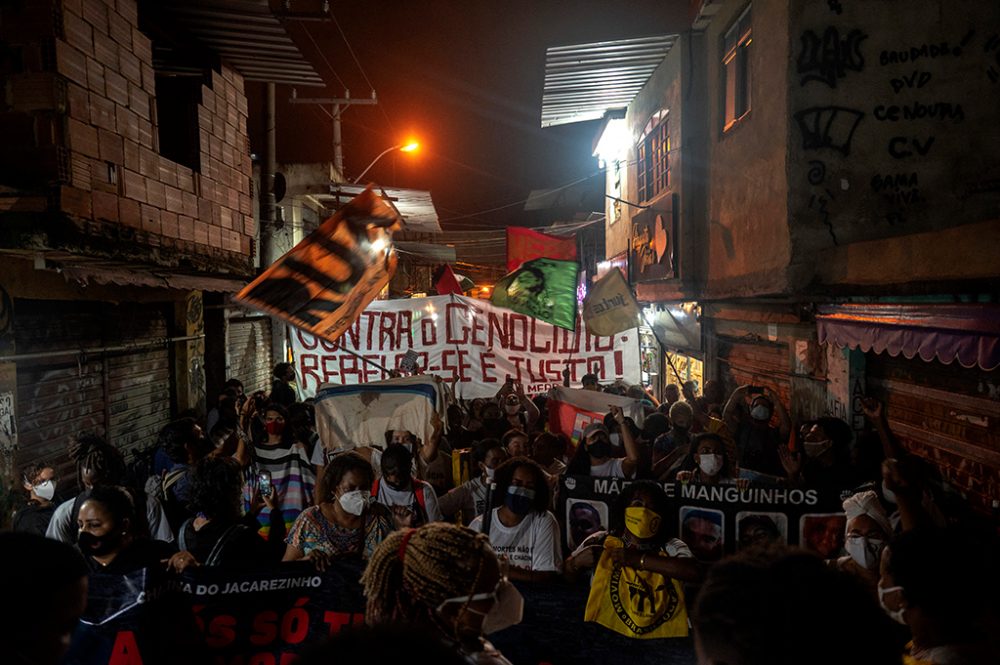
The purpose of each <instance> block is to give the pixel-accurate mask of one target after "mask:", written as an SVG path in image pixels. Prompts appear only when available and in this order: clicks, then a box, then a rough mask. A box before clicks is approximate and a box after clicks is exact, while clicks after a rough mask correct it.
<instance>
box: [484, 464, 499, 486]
mask: <svg viewBox="0 0 1000 665" xmlns="http://www.w3.org/2000/svg"><path fill="white" fill-rule="evenodd" d="M483 470H484V472H485V473H486V482H487V483H492V482H493V476H494V475H495V474H496V472H497V470H496V469H491V468H490V467H488V466H486V465H483Z"/></svg>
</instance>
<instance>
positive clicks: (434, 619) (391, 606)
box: [361, 522, 523, 665]
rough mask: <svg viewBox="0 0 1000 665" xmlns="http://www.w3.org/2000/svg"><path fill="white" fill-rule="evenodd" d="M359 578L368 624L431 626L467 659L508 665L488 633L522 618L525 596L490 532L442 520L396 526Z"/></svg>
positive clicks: (429, 627) (436, 633)
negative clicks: (510, 578) (498, 553)
mask: <svg viewBox="0 0 1000 665" xmlns="http://www.w3.org/2000/svg"><path fill="white" fill-rule="evenodd" d="M361 582H362V584H364V588H365V596H366V597H367V598H368V606H367V611H366V617H367V621H368V623H369V624H370V625H373V626H377V625H382V624H397V623H408V624H413V625H414V626H415V627H417V628H427V629H429V630H428V632H430V633H432V634H434V635H436V636H438V637H439V639H441V641H442V642H444V643H446V644H448V645H450V646H451V647H452V648H454V649H455V650H456V652H458V653H459V654H460V655H462V656H463V657H464V658H465V659H466V661H468V662H469V663H477V664H491V665H509V661H508V660H507V659H506V658H504V657H503V655H501V654H500V652H499V651H497V650H496V649H495V648H494V647H493V645H492V644H490V643H489V642H488V641H486V639H485V638H484V635H487V634H489V633H493V632H496V631H498V630H502V629H504V628H507V627H509V626H512V625H514V624H516V623H518V622H520V620H521V612H522V610H523V599H522V598H521V595H520V594H519V593H518V592H517V589H515V588H514V587H513V585H511V584H510V582H509V581H508V580H507V577H506V574H505V571H504V570H503V568H502V566H501V564H500V561H499V560H498V559H497V556H496V554H494V553H493V548H492V547H490V542H489V539H488V538H487V537H486V536H485V535H483V534H481V533H477V532H475V531H473V530H471V529H468V528H466V527H460V526H456V525H454V524H447V523H443V522H432V523H430V524H426V525H424V526H422V527H420V528H419V529H405V530H402V531H395V532H393V533H391V534H390V535H389V536H388V537H387V538H386V539H385V540H384V541H382V544H381V545H379V547H378V549H376V550H375V552H374V554H372V556H371V558H370V559H369V560H368V567H367V568H366V569H365V573H364V575H363V576H362V577H361Z"/></svg>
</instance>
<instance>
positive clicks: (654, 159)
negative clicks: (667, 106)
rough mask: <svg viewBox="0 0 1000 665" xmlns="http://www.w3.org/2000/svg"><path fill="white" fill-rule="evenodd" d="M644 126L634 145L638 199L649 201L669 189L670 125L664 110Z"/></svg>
mask: <svg viewBox="0 0 1000 665" xmlns="http://www.w3.org/2000/svg"><path fill="white" fill-rule="evenodd" d="M654 123H655V124H654ZM646 127H647V130H646V132H645V134H644V136H643V138H642V140H640V141H639V145H638V146H637V147H636V153H637V154H638V157H639V159H638V166H639V172H638V176H637V183H638V186H639V200H640V201H649V200H651V199H652V198H654V197H655V196H656V195H657V194H659V193H660V192H665V191H667V190H668V189H670V127H669V123H668V122H667V118H666V112H665V111H661V112H660V113H657V114H656V116H655V117H654V118H653V120H650V124H649V125H647V126H646Z"/></svg>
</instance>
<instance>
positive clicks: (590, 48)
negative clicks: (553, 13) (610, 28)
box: [542, 35, 679, 127]
mask: <svg viewBox="0 0 1000 665" xmlns="http://www.w3.org/2000/svg"><path fill="white" fill-rule="evenodd" d="M678 37H679V35H657V36H655V37H639V38H635V39H619V40H615V41H607V42H593V43H590V44H574V45H571V46H554V47H552V48H549V49H547V50H546V52H545V87H544V88H543V90H542V127H552V126H554V125H565V124H568V123H572V122H581V121H584V120H597V119H600V118H601V117H603V116H604V114H605V112H607V111H609V110H610V109H615V108H624V107H626V106H628V105H629V103H630V102H631V101H632V99H633V98H635V95H636V93H638V92H639V90H641V89H642V86H644V85H645V84H646V81H648V80H649V77H650V76H651V75H652V74H653V71H654V70H655V69H656V68H657V67H658V66H659V65H660V63H661V62H663V58H664V57H665V56H666V55H667V52H668V51H669V50H670V48H671V47H672V46H673V45H674V43H675V42H676V41H677V39H678Z"/></svg>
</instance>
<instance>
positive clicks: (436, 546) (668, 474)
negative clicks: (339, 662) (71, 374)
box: [0, 363, 1000, 664]
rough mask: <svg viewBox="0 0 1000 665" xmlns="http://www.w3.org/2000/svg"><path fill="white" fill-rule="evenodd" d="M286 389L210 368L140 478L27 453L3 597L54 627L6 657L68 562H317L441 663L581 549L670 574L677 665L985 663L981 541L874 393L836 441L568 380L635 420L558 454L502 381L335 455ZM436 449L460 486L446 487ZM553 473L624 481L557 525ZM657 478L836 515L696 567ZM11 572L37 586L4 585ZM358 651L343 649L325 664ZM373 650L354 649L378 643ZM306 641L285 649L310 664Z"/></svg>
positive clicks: (474, 645) (582, 574) (761, 521)
mask: <svg viewBox="0 0 1000 665" xmlns="http://www.w3.org/2000/svg"><path fill="white" fill-rule="evenodd" d="M294 379H295V372H294V368H293V367H292V366H291V365H289V364H287V363H282V364H279V365H278V366H277V367H276V368H275V370H274V383H273V386H272V388H271V390H270V391H269V392H266V393H265V392H258V393H254V394H250V395H247V394H244V390H243V385H242V384H241V383H240V382H239V381H238V380H235V379H232V380H230V381H228V382H227V383H226V385H225V387H224V390H223V391H222V392H221V393H220V394H219V395H218V396H217V399H216V400H214V403H213V404H212V405H211V406H212V408H211V409H210V411H209V413H208V415H207V418H206V419H205V420H204V421H199V420H197V419H195V418H182V419H178V420H176V421H174V422H172V423H170V424H169V425H167V426H166V427H164V428H163V429H162V431H161V432H160V435H159V438H158V441H157V442H156V454H155V457H154V463H153V465H152V473H151V474H149V476H148V478H142V477H136V474H135V473H132V472H131V471H132V470H131V469H130V467H129V465H128V464H127V463H126V459H125V457H124V456H123V455H122V453H121V451H119V450H118V448H116V447H115V445H114V442H113V441H111V442H109V441H106V440H104V439H102V438H100V437H98V436H95V435H93V434H89V433H80V434H79V435H78V436H76V437H75V438H74V440H73V442H72V443H71V445H70V448H69V455H70V457H71V459H72V460H73V461H74V462H75V464H76V471H77V474H76V478H75V482H73V480H71V479H60V478H57V477H56V476H55V472H54V470H53V468H52V467H50V466H45V465H37V464H36V465H32V466H28V467H26V468H24V469H21V470H20V471H21V478H22V481H23V489H24V495H25V499H26V502H25V503H24V505H23V507H21V508H20V509H19V510H18V511H17V512H16V514H14V515H13V521H12V526H13V530H14V531H15V532H22V533H14V534H2V535H0V539H2V540H3V541H4V543H3V544H2V545H0V550H2V551H4V552H5V556H8V554H6V553H8V552H14V551H16V552H17V554H16V556H14V555H13V554H11V555H10V556H12V557H14V558H16V559H17V560H16V561H14V560H11V561H10V562H8V566H7V567H6V568H7V570H8V571H14V572H16V573H17V574H16V575H10V574H8V575H5V576H4V578H3V579H4V581H3V591H4V592H5V593H6V594H7V596H6V597H9V598H18V599H21V598H25V599H29V600H25V602H32V603H33V602H35V599H36V597H37V596H38V595H39V594H64V595H65V594H69V595H70V596H72V594H76V596H73V600H72V601H70V600H67V601H65V602H63V603H62V605H61V606H60V608H59V612H58V613H53V612H50V613H49V615H50V618H51V621H53V622H55V621H61V622H62V623H59V624H58V625H56V624H53V625H52V626H48V625H41V626H40V625H37V624H35V625H31V629H30V630H27V629H25V630H22V631H21V632H20V633H18V634H17V636H16V639H15V641H13V642H12V643H11V646H10V648H11V649H12V652H13V653H14V654H15V658H14V662H15V663H22V662H23V663H28V662H31V663H36V662H39V663H55V662H57V658H58V653H59V651H60V650H59V644H65V642H66V641H67V639H68V635H69V632H71V630H72V622H73V615H74V613H75V614H76V615H77V616H78V615H79V613H80V612H81V611H82V608H81V607H78V606H79V605H80V604H81V603H82V601H81V600H80V594H81V593H83V594H85V593H86V585H85V584H82V585H81V580H82V581H83V582H85V581H86V578H87V575H88V574H92V573H97V572H105V573H125V572H129V571H133V570H136V569H139V568H143V567H150V566H161V567H165V568H167V569H169V570H172V571H176V572H182V571H184V570H185V569H187V568H189V567H202V566H220V567H228V568H243V569H253V568H255V567H260V566H265V565H270V564H273V565H280V563H281V562H283V561H285V562H288V561H301V560H304V561H308V562H311V563H312V564H313V565H314V566H315V567H316V568H317V569H318V570H320V571H322V570H324V569H326V568H327V567H329V566H330V565H331V563H332V562H335V561H337V560H341V559H354V560H360V561H362V562H367V563H366V569H365V572H364V575H363V577H362V583H363V585H364V589H365V593H366V597H367V612H366V618H367V621H368V623H369V625H370V626H371V630H373V631H376V634H383V633H378V632H377V631H380V630H382V631H388V632H385V633H384V634H386V635H393V634H394V633H393V632H392V631H393V630H396V631H398V630H403V629H405V626H412V627H413V628H414V629H415V630H416V632H419V633H422V639H425V638H426V637H427V635H432V636H433V637H434V639H433V640H431V641H432V642H434V644H436V645H437V647H438V648H440V649H441V650H442V653H445V654H450V655H445V656H442V657H441V659H440V660H441V662H449V661H448V658H452V657H454V662H496V663H504V662H507V661H506V659H505V658H504V657H503V656H502V655H501V654H500V653H499V652H498V651H497V650H496V649H495V648H494V647H493V646H492V645H491V644H490V643H489V642H488V641H487V639H486V636H487V635H488V634H489V633H492V632H496V631H499V630H502V629H503V628H506V627H508V626H510V625H512V624H515V623H517V622H518V621H519V620H520V619H521V615H522V608H521V603H522V602H523V601H522V599H521V596H520V595H519V593H518V590H517V588H516V587H515V586H514V585H513V584H511V582H510V581H511V580H513V581H516V582H518V583H519V584H520V583H527V584H546V583H552V584H584V585H585V584H590V583H591V581H592V580H593V579H594V577H595V575H596V572H595V571H596V569H598V568H599V567H600V562H601V560H602V557H604V556H607V558H608V561H609V562H611V564H612V565H617V566H619V567H620V568H622V569H625V570H634V571H651V572H654V573H657V574H659V575H661V576H663V578H665V579H667V580H670V581H671V582H673V581H676V584H677V589H678V595H679V598H680V602H681V603H682V604H683V605H684V606H686V608H687V610H688V612H690V616H691V622H692V625H693V628H694V631H693V634H694V642H693V644H694V648H695V651H696V652H697V657H698V659H699V662H702V663H730V664H735V663H746V664H751V663H792V662H796V663H798V662H817V663H835V662H836V663H843V662H857V663H900V662H903V659H904V658H905V659H906V660H905V662H907V663H935V664H965V663H986V662H1000V656H998V653H997V651H996V647H997V644H996V642H995V639H996V638H995V635H996V634H997V633H996V631H994V630H992V628H993V627H995V625H996V622H997V620H998V615H997V602H996V592H997V588H996V587H997V585H996V579H997V575H996V572H995V570H994V568H995V564H996V561H995V560H994V561H992V564H993V566H989V565H988V564H989V563H991V562H990V560H989V557H990V555H991V553H994V554H995V553H996V549H995V543H994V542H992V541H991V539H990V536H991V535H992V534H986V535H985V536H984V535H983V534H982V533H980V532H979V531H976V530H974V529H971V528H968V527H967V526H966V525H964V524H960V523H959V522H960V520H957V519H955V516H954V515H950V514H948V511H947V510H946V509H945V508H944V507H943V506H942V505H940V501H939V494H938V492H937V490H936V485H935V483H934V482H932V481H933V477H932V474H930V473H929V472H928V470H927V468H926V467H925V466H924V465H922V464H921V463H920V461H919V460H918V459H916V458H914V457H913V456H911V455H909V454H908V453H907V452H906V450H905V448H904V447H903V446H902V445H900V443H899V441H898V440H897V439H896V438H895V437H894V436H893V433H892V431H891V430H890V428H889V426H888V420H887V417H886V416H887V414H886V412H885V409H884V407H883V405H882V404H881V403H880V402H878V401H877V400H874V399H866V400H864V412H865V414H866V416H867V418H868V421H869V426H870V427H869V433H868V435H867V436H860V435H859V436H857V437H856V436H855V434H854V432H853V431H852V429H851V428H850V426H848V425H847V423H845V422H844V421H842V420H839V419H837V418H832V417H824V418H819V419H816V420H813V421H810V422H804V423H793V422H792V420H791V417H790V415H789V412H788V408H787V407H786V406H785V405H784V404H783V403H782V400H781V398H780V396H779V395H778V394H777V393H776V392H775V391H774V390H773V389H771V388H769V387H766V386H756V385H746V386H741V387H739V388H737V389H736V390H735V391H733V392H732V394H731V395H730V396H728V398H727V397H726V396H725V395H724V394H723V390H722V386H721V385H720V384H719V383H717V382H715V381H708V382H706V384H705V385H704V387H703V390H701V391H700V394H699V389H698V386H697V385H696V384H695V383H694V382H686V383H684V384H683V385H679V386H678V385H671V386H667V390H666V391H665V392H664V394H665V400H664V401H663V402H659V401H657V400H656V399H655V398H654V397H653V396H652V395H651V394H650V393H649V392H648V391H646V390H644V389H643V388H642V387H639V386H627V385H623V384H621V383H615V384H613V385H609V386H604V387H602V386H600V385H599V382H598V378H597V377H596V376H594V375H587V376H585V377H584V378H583V386H584V389H586V390H592V391H601V390H603V391H604V392H606V393H609V394H615V395H618V396H623V397H628V398H632V399H635V400H638V401H639V402H640V403H641V404H642V408H643V410H644V411H645V417H644V418H643V420H642V425H641V426H637V424H636V422H635V421H634V420H633V419H631V418H628V417H626V416H625V415H624V413H623V410H622V409H621V408H620V407H618V406H611V405H609V407H608V410H607V414H606V417H605V418H604V419H603V420H602V421H597V422H594V423H592V424H590V425H589V426H587V427H586V428H585V429H584V430H583V431H582V435H581V436H580V438H579V442H578V443H574V442H572V441H571V440H570V439H569V438H567V437H566V436H564V435H562V434H558V433H553V432H551V431H548V429H547V423H548V416H547V404H546V398H545V397H544V396H539V397H535V398H534V399H531V398H529V397H528V396H526V394H525V391H524V389H523V387H522V386H521V385H520V384H517V383H516V382H513V381H511V380H510V379H508V381H507V382H506V383H505V384H504V385H503V387H502V388H501V389H500V390H499V392H498V393H497V395H496V396H495V397H494V398H492V399H473V400H470V401H463V402H456V403H454V404H451V405H450V406H449V408H448V410H447V422H445V423H437V424H436V425H437V426H435V428H434V434H433V436H432V437H431V440H427V441H422V440H420V439H419V438H418V437H417V435H415V434H414V433H411V432H408V431H400V430H395V431H390V432H386V441H385V445H384V446H381V445H380V446H366V447H361V448H356V449H354V450H351V451H347V452H338V451H334V450H329V449H328V448H327V447H325V446H324V442H323V441H321V440H320V439H319V437H318V435H317V432H316V427H315V414H314V407H313V405H312V404H311V402H310V400H305V401H300V400H299V399H298V395H297V391H296V388H295V385H294ZM459 461H461V463H462V464H465V466H466V468H467V469H468V472H467V473H466V474H465V477H467V478H468V479H467V480H465V477H463V478H460V480H464V482H457V483H456V482H455V479H456V478H457V477H458V476H459V475H460V474H457V473H453V469H457V468H459V467H460V466H461V464H459V463H458V462H459ZM565 475H572V476H592V477H607V478H616V479H621V480H623V481H628V482H627V484H626V485H625V489H624V491H622V492H621V494H620V496H619V497H618V500H617V503H616V505H615V506H614V507H613V508H612V511H611V515H610V516H609V520H608V524H607V525H606V526H605V525H602V524H601V519H600V516H599V515H597V514H596V513H594V512H593V509H592V508H591V507H590V506H588V505H587V504H575V505H574V507H573V510H572V511H571V513H570V514H569V515H568V521H569V524H568V525H561V522H560V520H559V519H558V518H557V517H556V514H555V509H556V505H557V504H556V497H557V495H558V492H559V490H560V486H561V485H560V480H561V478H562V477H563V476H565ZM668 482H669V483H674V482H676V483H682V484H687V483H695V484H705V485H720V484H721V485H733V486H736V487H738V488H740V489H741V490H742V489H746V488H749V487H753V486H766V487H790V488H792V487H797V488H813V489H819V490H822V491H824V492H832V493H836V494H837V495H839V496H840V498H841V500H842V502H843V512H844V514H845V515H846V527H845V528H844V531H843V533H835V534H832V540H831V544H830V545H829V546H828V547H823V548H818V547H814V548H813V549H814V550H817V551H819V550H822V551H819V553H817V552H816V551H813V552H809V551H807V550H805V549H793V548H789V547H787V546H779V545H775V544H774V541H775V540H777V538H776V536H777V533H776V532H775V526H774V524H773V523H768V522H767V518H766V517H759V516H758V517H756V518H754V519H748V520H744V522H743V523H741V525H740V535H739V542H740V553H739V554H737V555H735V556H730V557H728V558H722V557H721V556H707V555H704V553H705V552H711V551H712V548H713V547H714V546H717V543H714V542H713V541H712V538H713V535H712V533H711V530H712V528H714V526H713V525H712V524H709V523H706V524H704V525H700V524H699V523H698V515H697V514H695V515H693V518H692V519H691V520H690V524H686V525H685V527H684V528H683V529H681V528H680V525H678V523H677V510H676V508H675V507H674V500H673V499H671V498H668V496H667V494H666V493H665V492H664V489H663V483H668ZM71 489H72V490H75V491H77V493H76V494H75V495H73V496H68V495H64V494H63V493H62V492H60V490H71ZM59 499H62V500H59ZM702 526H704V529H703V530H700V529H701V527H702ZM566 527H568V529H569V531H570V532H571V534H572V537H571V538H570V539H569V541H568V544H569V546H570V548H571V549H570V550H569V551H564V550H563V545H564V539H563V538H562V536H561V534H562V533H563V532H565V531H566ZM29 534H35V536H31V535H29ZM41 536H45V537H46V538H47V540H46V539H42V538H41ZM716 539H717V538H716ZM55 541H58V542H59V543H62V544H64V545H58V544H57V543H56V542H55ZM719 558H722V560H721V561H715V559H719ZM56 569H57V570H58V571H59V572H58V574H56V575H49V576H47V577H46V575H45V574H43V573H42V572H41V571H43V570H50V571H51V570H56ZM25 570H29V571H30V570H38V571H39V575H41V576H42V577H45V580H44V582H43V583H40V584H39V585H38V586H35V587H30V585H29V583H30V581H31V580H30V579H29V580H25V579H24V576H23V575H22V574H21V573H22V571H25ZM22 593H23V594H24V595H23V596H22V595H21V594H22ZM53 597H55V596H53ZM19 602H20V601H19ZM880 605H881V610H880V609H879V606H880ZM580 611H581V614H582V613H583V608H580ZM57 614H58V616H56V615H57ZM41 615H42V613H41V612H40V614H39V616H41ZM18 621H21V620H20V619H18ZM894 622H895V623H897V624H902V627H897V628H893V623H894ZM17 625H19V626H20V625H21V623H18V624H17ZM390 625H391V627H390ZM685 634H686V633H685ZM12 639H14V638H12ZM364 639H365V638H364V637H363V634H361V633H356V634H354V635H353V636H349V637H345V638H343V640H345V641H344V643H343V645H342V647H341V648H342V649H343V651H342V652H338V653H348V652H350V650H351V649H355V648H359V647H357V645H356V644H355V642H356V641H358V640H361V641H364ZM351 640H354V641H355V642H352V641H351ZM379 642H380V640H378V639H375V638H373V639H372V640H371V642H370V643H371V644H372V645H376V646H373V647H372V648H374V649H385V648H388V647H386V646H385V645H384V644H381V645H379ZM383 642H384V641H383ZM390 642H391V640H390ZM359 643H360V642H359ZM39 645H44V646H39ZM332 648H333V647H323V648H318V649H317V650H314V651H313V652H312V653H311V654H308V655H307V656H306V657H305V658H304V660H303V662H308V663H319V662H324V661H323V660H322V658H323V654H324V653H333V651H330V650H329V649H332ZM323 649H327V651H323ZM39 654H53V655H52V656H51V657H49V656H44V655H39ZM325 662H332V660H330V661H325Z"/></svg>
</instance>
